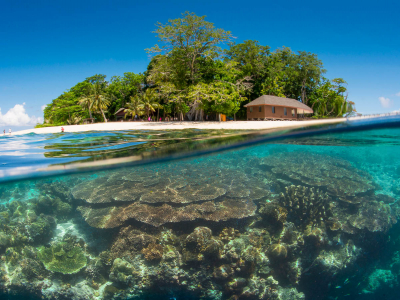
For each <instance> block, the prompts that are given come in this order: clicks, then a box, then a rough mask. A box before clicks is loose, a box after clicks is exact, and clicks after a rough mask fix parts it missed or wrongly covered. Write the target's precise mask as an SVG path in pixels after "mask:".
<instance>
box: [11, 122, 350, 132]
mask: <svg viewBox="0 0 400 300" xmlns="http://www.w3.org/2000/svg"><path fill="white" fill-rule="evenodd" d="M344 121H346V118H338V119H327V120H309V121H228V122H211V121H203V122H201V121H200V122H196V121H192V122H189V121H185V122H179V121H172V122H108V123H95V124H87V125H66V126H62V127H64V132H82V131H112V130H167V129H168V130H171V129H178V130H182V129H187V128H194V129H233V130H265V129H274V128H295V127H304V126H314V125H322V124H334V123H341V122H344ZM57 132H61V126H54V127H46V128H32V129H26V130H21V131H17V132H15V133H13V135H21V134H27V133H36V134H44V133H57Z"/></svg>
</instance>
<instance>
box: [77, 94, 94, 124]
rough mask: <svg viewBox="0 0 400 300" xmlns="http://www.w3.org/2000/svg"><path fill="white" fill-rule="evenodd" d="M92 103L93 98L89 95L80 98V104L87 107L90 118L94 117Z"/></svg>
mask: <svg viewBox="0 0 400 300" xmlns="http://www.w3.org/2000/svg"><path fill="white" fill-rule="evenodd" d="M91 104H92V99H91V98H89V97H85V98H81V99H80V100H79V105H80V106H82V107H83V108H87V109H88V110H89V116H90V118H91V119H93V117H92V111H91V110H90V107H91Z"/></svg>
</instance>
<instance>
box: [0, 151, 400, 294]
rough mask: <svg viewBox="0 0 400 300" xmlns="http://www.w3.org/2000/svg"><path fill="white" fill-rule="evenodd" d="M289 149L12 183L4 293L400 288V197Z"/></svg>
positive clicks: (1, 235)
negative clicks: (399, 233) (399, 235)
mask: <svg viewBox="0 0 400 300" xmlns="http://www.w3.org/2000/svg"><path fill="white" fill-rule="evenodd" d="M263 147H264V148H263ZM280 147H281V148H279V147H278V148H277V147H275V148H274V147H270V148H268V147H267V146H262V147H261V146H259V149H264V150H265V151H264V152H262V151H258V152H257V151H255V150H254V149H244V150H243V149H242V150H236V151H231V152H227V153H220V154H215V155H210V156H204V157H198V158H191V159H186V160H179V161H168V162H163V163H153V164H148V165H142V166H136V167H129V168H119V169H115V170H106V171H97V172H95V173H84V174H73V175H68V176H63V177H51V178H45V179H37V180H35V179H32V180H27V181H20V182H17V183H9V184H2V185H1V186H0V199H1V202H2V203H3V204H2V205H1V206H0V210H1V211H0V255H1V260H0V276H1V277H0V290H1V293H3V295H24V294H25V295H30V296H35V297H37V299H99V300H100V299H149V298H148V297H151V296H153V297H154V299H174V298H175V299H210V300H222V299H229V300H237V299H240V300H242V299H254V300H260V299H264V300H267V299H276V300H278V299H279V300H289V299H290V300H296V299H329V298H327V297H328V295H329V296H335V297H340V296H344V295H346V294H349V293H351V294H354V295H361V296H365V297H370V298H360V299H373V298H371V296H370V295H374V293H378V292H379V291H380V290H381V289H383V288H384V289H388V288H390V287H391V288H392V289H393V288H395V287H396V286H398V284H399V279H398V278H399V276H400V258H399V257H400V255H399V254H398V251H397V250H394V249H396V247H397V246H398V244H399V243H400V240H399V239H398V238H397V236H396V235H393V234H392V232H394V231H395V230H398V228H397V225H396V223H397V220H398V218H399V215H400V206H399V204H398V201H397V200H398V199H399V197H400V192H399V191H400V189H395V188H392V189H391V190H390V193H385V192H384V191H383V190H382V187H381V186H380V185H379V184H378V182H377V180H376V172H372V173H369V172H367V171H366V168H362V167H360V165H357V164H355V163H354V162H352V161H351V160H347V159H344V158H342V157H339V156H338V155H335V153H334V152H330V153H323V151H321V150H320V149H319V150H318V151H309V150H307V151H306V150H304V151H281V150H282V149H284V147H285V146H280ZM296 147H297V146H296ZM399 170H400V167H399V166H397V165H396V166H394V169H393V173H390V174H389V173H388V174H385V176H386V177H385V178H392V181H393V183H392V185H396V184H397V182H396V181H395V180H396V176H398V174H399V173H398V172H399ZM391 235H392V238H390V236H391ZM383 254H385V255H386V257H387V260H386V261H389V263H387V264H386V265H385V264H383V262H382V261H380V264H381V265H379V266H378V265H376V264H375V265H374V264H372V263H371V261H372V260H374V259H377V257H379V256H382V255H383ZM355 297H356V296H355ZM388 299H390V298H388Z"/></svg>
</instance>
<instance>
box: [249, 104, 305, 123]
mask: <svg viewBox="0 0 400 300" xmlns="http://www.w3.org/2000/svg"><path fill="white" fill-rule="evenodd" d="M250 107H252V108H253V111H252V112H250ZM272 107H273V105H262V106H261V112H260V111H259V105H256V106H248V107H247V119H248V120H251V119H264V118H268V119H297V109H296V108H292V107H286V109H287V115H286V116H285V112H284V110H285V107H284V106H275V113H272ZM292 109H293V110H294V116H292Z"/></svg>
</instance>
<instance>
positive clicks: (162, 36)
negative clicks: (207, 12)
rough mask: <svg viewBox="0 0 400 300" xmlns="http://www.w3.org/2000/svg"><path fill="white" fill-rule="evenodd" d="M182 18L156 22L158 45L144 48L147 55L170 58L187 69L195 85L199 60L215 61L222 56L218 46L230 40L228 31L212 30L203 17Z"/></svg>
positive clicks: (230, 36)
mask: <svg viewBox="0 0 400 300" xmlns="http://www.w3.org/2000/svg"><path fill="white" fill-rule="evenodd" d="M182 15H183V18H181V19H174V20H169V21H168V23H167V24H162V23H160V22H159V23H157V25H156V26H157V29H156V30H155V33H156V34H157V37H158V38H159V41H160V42H161V43H162V45H161V46H159V45H155V46H154V47H152V48H149V49H146V50H147V52H148V53H150V54H164V55H167V56H174V57H175V58H176V59H177V61H179V63H180V64H183V65H185V66H186V68H187V69H188V73H189V74H188V75H189V76H188V77H189V78H188V79H189V83H190V84H194V83H196V80H198V79H199V76H198V63H199V59H200V58H202V57H207V58H210V59H215V58H216V57H218V56H219V55H220V54H221V53H222V49H221V47H220V46H219V45H220V44H222V43H226V42H229V41H230V40H231V38H232V35H231V33H230V31H225V30H223V29H219V28H215V27H214V24H213V23H210V22H207V21H205V17H206V16H202V17H199V16H196V15H195V14H194V13H191V12H185V13H183V14H182Z"/></svg>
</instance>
